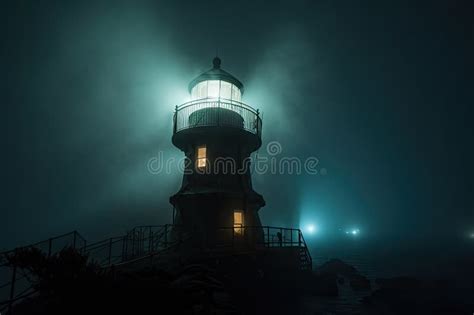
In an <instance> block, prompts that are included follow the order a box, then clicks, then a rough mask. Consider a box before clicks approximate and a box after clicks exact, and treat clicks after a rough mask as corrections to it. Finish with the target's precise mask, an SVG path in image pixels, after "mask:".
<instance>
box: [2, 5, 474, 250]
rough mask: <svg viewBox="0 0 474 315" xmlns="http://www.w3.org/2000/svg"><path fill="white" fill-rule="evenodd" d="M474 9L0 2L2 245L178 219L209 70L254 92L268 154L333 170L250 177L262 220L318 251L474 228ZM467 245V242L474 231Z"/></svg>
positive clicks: (93, 235)
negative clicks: (327, 242)
mask: <svg viewBox="0 0 474 315" xmlns="http://www.w3.org/2000/svg"><path fill="white" fill-rule="evenodd" d="M468 3H469V1H454V0H449V1H448V0H446V1H426V2H416V1H329V0H327V1H314V0H313V1H271V2H270V1H266V2H263V1H249V2H247V3H244V2H241V1H224V2H223V1H215V2H214V1H208V2H201V1H192V2H191V1H190V2H182V1H168V2H162V1H149V2H139V1H129V2H124V1H109V2H101V1H88V3H86V1H77V3H75V4H74V3H73V1H2V4H1V7H0V12H1V13H0V15H1V21H2V22H1V25H2V27H1V40H2V49H1V55H0V57H1V63H0V70H1V74H2V84H1V87H2V95H3V96H2V98H1V104H2V111H3V115H2V118H3V119H2V129H3V132H2V134H3V137H2V139H3V145H2V155H1V163H2V169H3V172H2V189H1V193H2V206H1V212H0V214H1V216H0V249H7V248H11V247H14V246H17V245H24V244H28V243H30V242H34V241H39V240H42V239H45V238H48V237H50V236H53V235H57V234H62V233H66V232H69V231H72V230H78V231H79V232H80V233H82V234H83V235H84V236H85V237H86V238H87V239H89V240H99V239H102V238H105V237H108V236H114V235H121V234H123V233H124V232H125V231H126V230H128V229H130V228H132V227H133V226H135V225H148V224H164V223H169V222H171V217H172V207H171V205H170V204H169V202H168V198H169V196H170V195H172V194H173V193H175V192H176V191H177V190H178V189H179V187H180V184H181V174H179V172H178V171H177V170H175V171H173V172H171V173H170V174H160V175H154V174H150V173H149V172H148V170H147V162H148V161H149V159H150V158H153V157H155V156H157V154H158V152H160V151H161V152H163V154H164V157H166V158H168V157H176V158H179V157H181V156H182V153H181V152H180V151H179V150H178V149H176V148H174V147H173V146H172V144H171V135H172V114H173V109H174V106H175V105H178V104H180V103H182V102H184V101H185V100H186V98H187V85H188V83H189V81H190V80H192V79H193V78H194V77H195V76H197V75H198V74H200V73H201V72H203V71H205V70H208V69H209V68H210V67H211V66H212V64H211V60H212V58H213V57H214V56H215V54H216V50H218V54H219V56H220V57H221V59H222V68H223V69H225V70H227V71H229V72H231V73H232V74H234V75H235V76H236V77H237V78H239V79H240V80H241V81H242V82H243V83H244V85H245V94H244V96H243V101H244V102H245V103H248V104H250V105H251V106H253V107H256V108H259V109H260V110H261V112H262V113H263V146H262V148H261V149H260V152H259V154H260V155H265V154H266V152H265V146H266V145H267V143H269V142H271V141H278V142H279V143H281V145H282V148H283V152H282V155H286V156H295V157H299V158H301V159H304V158H306V157H309V156H315V157H317V158H318V159H319V161H320V166H321V167H322V168H325V169H326V170H327V174H326V175H324V176H323V175H303V174H302V175H272V174H266V175H256V174H254V176H253V181H254V188H255V190H256V191H258V192H259V193H261V194H263V196H264V197H265V199H266V202H267V205H266V206H265V207H264V208H263V209H262V210H261V212H260V215H261V218H262V221H263V224H267V225H277V226H280V225H283V226H293V227H301V228H304V226H305V225H306V224H315V225H316V226H317V228H318V235H316V236H315V237H320V238H321V239H324V238H329V237H331V236H333V235H336V234H337V233H339V232H340V229H342V230H344V229H347V228H355V227H357V228H359V229H360V230H361V234H363V235H364V236H366V237H367V238H379V239H381V238H385V239H392V240H395V241H399V242H400V243H403V242H414V241H416V240H424V239H426V238H430V239H436V240H438V239H458V238H462V237H465V236H466V235H468V234H469V233H471V231H472V232H474V209H473V208H474V201H473V196H474V186H473V178H474V166H473V165H472V162H473V160H474V149H473V136H474V132H473V129H474V126H473V118H474V115H473V109H472V105H473V101H472V99H473V97H472V91H473V87H472V86H473V85H472V82H473V79H472V74H473V70H474V69H473V56H474V47H473V46H474V45H473V40H474V36H473V34H474V26H473V22H472V21H473V20H472V16H473V10H472V8H470V7H469V5H468ZM466 237H467V236H466Z"/></svg>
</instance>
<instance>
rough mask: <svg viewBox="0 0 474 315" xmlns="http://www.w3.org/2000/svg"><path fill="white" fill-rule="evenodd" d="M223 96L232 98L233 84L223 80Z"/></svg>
mask: <svg viewBox="0 0 474 315" xmlns="http://www.w3.org/2000/svg"><path fill="white" fill-rule="evenodd" d="M220 97H221V98H224V99H228V100H230V99H231V98H232V84H230V83H229V82H225V81H221V95H220Z"/></svg>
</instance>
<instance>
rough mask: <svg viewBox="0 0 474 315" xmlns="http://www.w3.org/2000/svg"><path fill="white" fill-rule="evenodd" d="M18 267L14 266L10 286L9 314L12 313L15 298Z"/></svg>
mask: <svg viewBox="0 0 474 315" xmlns="http://www.w3.org/2000/svg"><path fill="white" fill-rule="evenodd" d="M15 282H16V265H13V274H12V284H11V286H10V300H9V301H8V314H11V313H12V307H13V299H14V298H15Z"/></svg>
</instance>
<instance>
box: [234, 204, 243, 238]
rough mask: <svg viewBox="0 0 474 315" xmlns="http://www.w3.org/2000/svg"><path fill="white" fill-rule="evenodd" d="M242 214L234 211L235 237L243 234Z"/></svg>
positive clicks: (239, 211)
mask: <svg viewBox="0 0 474 315" xmlns="http://www.w3.org/2000/svg"><path fill="white" fill-rule="evenodd" d="M243 226H244V213H243V212H242V211H241V210H235V211H234V233H235V234H237V235H242V234H244V229H243Z"/></svg>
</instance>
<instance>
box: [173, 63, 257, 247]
mask: <svg viewBox="0 0 474 315" xmlns="http://www.w3.org/2000/svg"><path fill="white" fill-rule="evenodd" d="M189 93H190V97H191V101H189V102H187V103H184V104H181V105H179V106H176V108H175V113H174V118H173V136H172V142H173V144H174V146H176V147H177V148H179V149H180V150H181V151H182V152H183V153H184V155H185V157H186V159H185V165H184V172H183V179H182V184H181V188H180V189H179V191H178V192H177V193H176V194H174V195H173V196H171V197H170V203H171V204H172V205H173V209H174V214H173V224H174V226H175V229H176V230H179V231H180V233H183V232H184V233H188V234H190V235H192V241H193V243H194V244H195V245H198V246H204V247H216V246H219V245H225V244H229V243H232V244H233V245H236V244H239V245H241V246H250V247H252V246H255V245H256V244H258V243H260V242H262V241H263V238H264V231H263V229H262V225H261V222H260V218H259V214H258V212H259V210H260V209H261V208H262V207H263V206H264V205H265V201H264V199H263V197H262V196H261V195H260V194H258V193H257V192H255V190H254V189H253V187H252V178H251V171H250V168H251V163H250V156H251V154H252V152H254V151H256V150H258V149H259V148H260V146H261V144H262V139H261V137H262V119H261V117H260V114H259V111H258V109H255V108H253V107H251V106H250V105H247V104H245V103H243V102H242V97H243V94H244V85H243V84H242V82H241V81H239V80H238V79H237V78H236V77H234V76H233V75H232V74H230V73H228V72H226V71H224V70H223V69H222V68H221V59H220V58H218V57H215V58H214V59H213V61H212V68H211V69H209V70H208V71H206V72H204V73H202V74H201V75H199V76H198V77H196V78H195V79H194V80H192V81H191V82H190V83H189Z"/></svg>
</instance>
